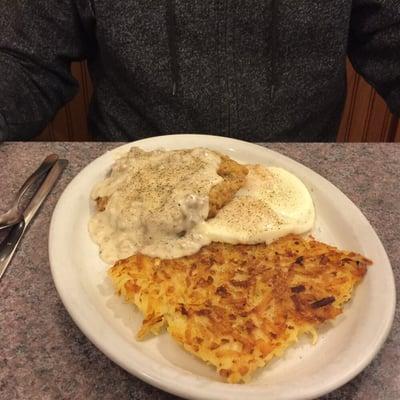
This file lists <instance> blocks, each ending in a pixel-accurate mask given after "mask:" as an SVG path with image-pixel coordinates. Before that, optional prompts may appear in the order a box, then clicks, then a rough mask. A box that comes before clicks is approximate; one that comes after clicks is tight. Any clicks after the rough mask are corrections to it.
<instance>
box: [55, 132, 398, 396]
mask: <svg viewBox="0 0 400 400" xmlns="http://www.w3.org/2000/svg"><path fill="white" fill-rule="evenodd" d="M132 145H135V146H140V147H141V148H143V149H145V150H151V149H154V148H160V147H163V148H166V149H177V148H190V147H199V146H203V147H209V148H210V149H214V150H218V151H221V152H223V153H225V154H228V155H229V156H230V157H232V158H233V159H236V160H237V161H240V162H245V163H260V164H265V165H276V166H281V167H284V168H286V169H287V170H289V171H292V172H293V173H295V174H296V175H297V176H298V177H299V178H300V179H302V180H303V182H304V183H305V184H306V185H307V187H308V188H309V189H310V191H311V194H312V196H313V199H314V202H315V207H316V214H317V220H316V225H315V229H314V232H313V234H314V236H315V237H316V238H317V239H319V240H321V241H324V242H326V243H329V244H333V245H337V246H339V247H341V248H343V249H351V250H353V251H356V252H360V253H362V254H364V255H365V256H367V257H369V258H371V259H372V260H373V261H374V265H373V266H372V267H371V268H370V269H369V271H368V273H367V275H366V277H365V279H364V280H363V282H362V283H361V285H360V286H359V287H358V288H357V290H356V293H355V297H354V299H353V300H352V301H351V303H350V304H348V305H347V306H346V309H345V312H344V313H343V314H342V315H341V316H340V317H339V318H337V320H335V321H334V322H333V323H331V324H330V325H329V326H324V327H322V329H320V337H319V340H318V343H317V344H316V345H314V346H313V345H312V344H311V343H310V341H309V340H308V339H307V338H303V339H302V340H300V342H299V343H298V344H297V345H296V346H295V347H293V348H291V349H289V350H288V351H287V352H286V353H285V355H284V357H282V358H280V359H278V360H275V361H272V362H271V363H270V364H269V366H267V367H266V368H264V369H262V370H261V371H260V372H258V373H256V375H255V376H254V379H253V380H252V381H251V383H249V384H247V385H232V384H226V383H223V382H221V380H220V379H219V378H218V377H217V374H216V373H215V371H214V370H213V368H212V367H210V366H207V365H206V364H204V363H203V362H201V361H200V360H198V359H196V358H195V357H194V356H191V355H190V354H188V353H187V352H185V351H184V350H182V349H181V348H180V347H179V345H177V344H176V343H175V342H173V341H172V339H171V338H170V337H169V336H168V335H167V334H166V333H164V334H162V335H160V336H158V337H154V338H151V339H149V340H147V341H144V342H136V341H135V338H134V335H135V333H136V332H137V329H138V327H139V326H140V323H141V316H140V314H139V312H137V311H136V310H135V309H134V307H133V306H129V305H127V304H124V303H123V301H122V300H121V299H119V298H118V297H117V296H116V295H114V293H113V289H112V287H111V285H110V283H109V282H108V280H107V278H106V270H107V266H106V265H105V264H104V263H103V262H102V261H101V260H100V258H99V256H98V248H97V246H96V245H95V244H94V243H92V241H91V240H90V238H89V235H88V230H87V223H88V219H89V215H90V213H91V209H90V207H89V193H90V190H91V188H92V186H93V184H94V183H95V182H98V181H99V180H101V179H102V178H103V177H104V176H105V174H106V173H107V171H108V170H109V168H110V166H111V164H112V163H113V160H114V158H115V155H116V154H118V153H120V152H121V150H122V151H126V150H127V149H128V148H129V147H131V146H132ZM49 255H50V263H51V271H52V274H53V279H54V282H55V285H56V287H57V290H58V293H59V295H60V297H61V299H62V301H63V303H64V305H65V307H66V309H67V310H68V312H69V313H70V315H71V317H72V318H73V319H74V321H75V323H76V324H77V325H78V326H79V328H80V329H81V330H82V331H83V333H84V334H85V335H86V336H87V337H88V338H89V339H90V340H91V341H92V342H93V343H94V344H95V345H96V346H97V347H98V348H99V349H100V350H101V351H102V352H103V353H105V354H106V355H107V356H108V357H109V358H111V359H112V360H113V361H115V362H116V363H117V364H119V365H120V366H121V367H122V368H124V369H126V370H127V371H129V372H130V373H132V374H133V375H135V376H137V377H139V378H140V379H142V380H144V381H146V382H148V383H150V384H152V385H154V386H157V387H159V388H161V389H164V390H166V391H168V392H171V393H174V394H176V395H179V396H182V397H186V398H190V399H207V400H213V399H218V400H221V399H246V400H252V399H263V400H266V399H274V400H283V399H285V400H288V399H311V398H315V397H318V396H320V395H323V394H325V393H327V392H330V391H332V390H334V389H336V388H338V387H339V386H341V385H343V384H344V383H346V382H347V381H349V380H350V379H351V378H353V377H354V376H355V375H356V374H358V373H359V372H360V371H361V370H362V369H363V368H365V367H366V366H367V364H368V363H369V362H370V361H371V360H372V358H373V357H374V356H375V354H376V353H377V351H378V350H379V348H380V347H381V346H382V344H383V342H384V340H385V339H386V336H387V334H388V332H389V330H390V327H391V324H392V320H393V316H394V307H395V289H394V279H393V273H392V269H391V267H390V263H389V259H388V257H387V255H386V253H385V250H384V248H383V246H382V244H381V242H380V240H379V238H378V237H377V235H376V233H375V232H374V230H373V228H372V227H371V225H370V224H369V223H368V221H367V220H366V218H365V217H364V216H363V214H362V213H361V212H360V211H359V209H358V208H357V207H356V206H355V205H354V204H353V203H352V202H351V201H350V200H349V199H348V198H347V197H346V196H345V195H344V194H343V193H342V192H341V191H340V190H339V189H337V188H336V187H335V186H333V185H332V184H331V183H329V182H328V181H327V180H325V179H324V178H322V177H321V176H320V175H318V174H316V173H315V172H313V171H312V170H310V169H308V168H306V167H304V166H303V165H301V164H299V163H297V162H295V161H293V160H291V159H290V158H287V157H285V156H283V155H281V154H278V153H276V152H273V151H270V150H267V149H265V148H263V147H260V146H257V145H254V144H250V143H246V142H242V141H238V140H232V139H228V138H222V137H216V136H208V135H207V136H205V135H171V136H162V137H154V138H149V139H145V140H140V141H138V142H135V143H130V144H127V145H124V146H122V147H119V148H117V149H115V150H113V151H111V152H108V153H106V154H104V155H103V156H101V157H99V158H98V159H96V160H95V161H93V162H92V163H91V164H89V165H88V166H87V167H86V168H85V169H83V170H82V171H81V172H80V173H79V174H78V175H77V176H76V177H75V179H74V180H73V181H72V182H71V183H70V184H69V185H68V187H67V188H66V189H65V191H64V193H63V195H62V196H61V198H60V200H59V201H58V204H57V206H56V208H55V210H54V214H53V218H52V221H51V226H50V238H49Z"/></svg>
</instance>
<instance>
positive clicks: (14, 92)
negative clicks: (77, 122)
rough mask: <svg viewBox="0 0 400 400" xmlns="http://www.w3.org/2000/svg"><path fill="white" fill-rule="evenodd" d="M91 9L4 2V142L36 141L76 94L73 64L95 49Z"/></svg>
mask: <svg viewBox="0 0 400 400" xmlns="http://www.w3.org/2000/svg"><path fill="white" fill-rule="evenodd" d="M85 3H86V1H85V0H77V1H74V0H35V1H32V0H17V1H16V0H0V10H1V13H0V27H1V35H0V141H3V140H21V139H28V138H31V137H33V136H34V135H35V134H37V133H39V132H40V131H41V130H42V129H43V128H44V127H45V126H46V124H47V123H48V122H49V121H50V120H51V118H52V117H53V116H54V115H55V113H56V112H57V110H58V109H59V108H61V107H62V106H63V104H64V103H66V102H67V101H68V100H70V99H71V98H72V97H73V96H74V94H75V93H76V91H77V83H76V81H75V79H74V78H73V77H72V75H71V71H70V67H71V61H74V60H82V59H83V58H85V57H86V56H87V55H88V52H89V51H90V48H91V45H90V29H91V25H92V24H93V21H91V18H90V17H91V9H90V5H89V1H88V0H87V5H85ZM92 19H93V18H92Z"/></svg>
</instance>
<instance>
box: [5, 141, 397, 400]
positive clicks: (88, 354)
mask: <svg viewBox="0 0 400 400" xmlns="http://www.w3.org/2000/svg"><path fill="white" fill-rule="evenodd" d="M117 145H118V144H117V143H4V144H1V145H0V165H1V167H2V168H1V169H0V193H1V204H0V210H1V207H5V205H6V204H7V203H8V201H11V198H12V193H15V191H16V190H17V189H18V188H19V187H20V185H21V184H22V182H23V181H24V180H25V178H26V177H27V176H28V175H29V174H30V173H31V172H32V171H33V170H34V169H35V168H36V167H37V165H38V164H39V163H40V162H41V160H42V159H43V158H44V156H45V155H47V154H49V153H51V152H55V153H57V154H59V155H60V157H65V158H67V159H68V160H69V161H70V164H69V166H68V169H67V170H66V171H65V173H64V174H63V176H62V178H61V180H60V181H59V182H58V184H57V186H56V188H55V189H54V190H53V192H52V193H51V194H50V196H49V197H48V199H47V200H46V202H45V204H44V205H43V208H42V209H41V211H40V212H39V214H38V216H37V217H36V219H35V220H34V222H33V224H32V226H31V227H30V228H29V230H28V232H27V234H26V236H25V238H24V240H23V241H22V244H21V246H20V247H19V249H18V251H17V252H16V255H15V257H14V259H13V261H12V263H11V264H10V266H9V268H8V271H7V272H6V274H5V276H4V277H3V280H2V281H1V282H0V340H1V344H0V399H8V400H10V399H121V400H122V399H152V400H155V399H160V400H161V399H163V400H165V399H176V397H175V396H172V395H170V394H167V393H164V392H162V391H160V390H158V389H156V388H153V387H151V386H149V385H147V384H146V383H144V382H141V381H140V380H138V379H136V378H135V377H133V376H131V375H130V374H128V373H127V372H125V371H124V370H123V369H121V368H120V367H118V366H117V365H116V364H114V363H113V362H112V361H110V360H109V359H108V358H107V357H106V356H105V355H103V354H102V353H101V352H100V351H99V350H98V349H97V348H96V347H95V346H94V345H93V344H92V343H91V342H90V341H89V340H88V339H86V337H85V336H84V335H83V334H82V333H81V332H80V331H79V329H78V328H77V327H76V326H75V324H74V323H73V321H72V320H71V318H70V317H69V315H68V313H67V311H66V310H65V309H64V307H63V305H62V303H61V301H60V299H59V297H58V295H57V292H56V289H55V287H54V284H53V281H52V278H51V274H50V266H49V260H48V254H47V239H48V229H49V222H50V218H51V214H52V212H53V209H54V206H55V204H56V202H57V199H58V198H59V196H60V195H61V193H62V191H63V190H64V189H65V187H66V185H67V184H68V183H69V182H70V181H71V179H72V178H73V177H74V176H75V175H76V174H77V173H78V172H79V171H80V170H81V169H82V167H84V166H85V165H87V164H88V163H89V162H91V161H92V160H93V159H95V158H96V157H98V156H100V155H101V154H102V153H104V152H105V151H106V150H109V149H112V148H114V147H116V146H117ZM267 147H268V148H270V149H273V150H277V151H279V152H281V153H283V154H285V155H288V156H289V157H292V158H293V159H295V160H297V161H299V162H301V163H303V164H304V165H306V166H308V167H310V168H312V169H313V170H314V171H316V172H318V173H319V174H321V175H322V176H324V177H326V178H327V179H328V180H330V181H331V182H332V183H333V184H334V185H336V186H337V187H338V188H340V189H341V190H342V191H343V192H344V193H345V194H346V195H347V196H348V197H350V199H351V200H352V201H353V202H354V203H355V204H356V205H357V206H358V207H359V208H360V209H361V210H362V212H363V213H364V214H365V215H366V217H367V218H368V219H369V221H370V222H371V224H372V226H373V227H374V228H375V230H376V232H377V233H378V235H379V237H380V238H381V240H382V242H383V245H384V246H385V248H386V251H387V253H388V255H389V258H390V260H391V263H392V267H393V270H394V274H395V279H396V281H397V283H398V282H399V280H400V246H399V239H398V238H399V236H400V228H399V222H400V144H268V145H267ZM399 287H400V285H399V284H398V286H397V288H399ZM397 290H398V289H397ZM397 299H398V300H397V301H398V302H399V299H400V296H399V293H398V295H397ZM399 359H400V315H399V307H397V310H396V316H395V321H394V325H393V328H392V330H391V333H390V335H389V337H388V339H387V341H386V343H385V345H384V347H383V348H382V350H381V351H380V352H379V354H378V355H377V357H376V358H375V359H374V360H373V362H372V363H371V364H370V365H369V366H368V367H367V368H366V369H365V370H364V371H363V372H362V373H361V374H359V375H358V376H357V377H356V378H355V379H353V380H352V381H351V382H349V383H348V384H346V385H345V386H343V387H342V388H340V389H338V390H336V391H334V392H332V393H330V394H329V395H327V396H324V397H323V400H328V399H329V400H333V399H338V400H339V399H340V400H342V399H374V400H383V399H384V400H398V399H399V398H400V366H399V365H400V363H399Z"/></svg>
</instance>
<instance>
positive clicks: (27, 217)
mask: <svg viewBox="0 0 400 400" xmlns="http://www.w3.org/2000/svg"><path fill="white" fill-rule="evenodd" d="M67 165H68V161H67V160H57V161H56V162H55V164H54V166H53V167H52V168H51V170H50V172H49V173H48V175H47V177H46V179H45V180H44V181H43V183H42V184H41V186H40V187H39V189H38V190H37V192H36V193H35V195H34V196H33V198H32V200H31V201H30V202H29V204H28V206H27V207H26V209H25V211H24V212H23V219H22V220H21V222H19V223H18V224H17V225H15V226H13V227H12V228H11V230H10V232H9V233H8V235H7V236H6V237H5V239H4V240H3V241H2V242H1V243H0V279H1V277H2V276H3V274H4V272H5V270H6V269H7V267H8V265H9V263H10V261H11V259H12V257H13V255H14V253H15V250H16V248H17V246H18V244H19V242H20V241H21V238H22V236H23V235H24V233H25V231H26V228H27V227H28V225H29V223H30V222H31V221H32V218H33V217H34V216H35V214H36V212H37V211H38V210H39V208H40V206H41V205H42V203H43V201H44V200H45V199H46V197H47V195H48V194H49V193H50V192H51V189H52V188H53V186H54V185H55V183H56V182H57V179H58V178H59V177H60V175H61V173H62V172H63V171H64V169H65V167H66V166H67Z"/></svg>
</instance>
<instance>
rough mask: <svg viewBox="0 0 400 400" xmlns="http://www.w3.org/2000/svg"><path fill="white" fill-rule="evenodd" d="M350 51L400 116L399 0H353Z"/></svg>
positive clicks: (357, 64)
mask: <svg viewBox="0 0 400 400" xmlns="http://www.w3.org/2000/svg"><path fill="white" fill-rule="evenodd" d="M348 54H349V58H350V61H351V62H352V64H353V66H354V68H355V69H356V70H357V71H358V72H359V73H360V74H361V75H362V76H363V77H364V78H365V79H366V80H367V81H368V82H369V83H370V84H371V85H372V86H373V87H375V89H376V90H377V91H378V93H379V94H380V95H381V96H382V97H383V98H384V99H385V100H386V102H387V104H388V106H389V108H390V109H391V111H392V112H393V113H395V114H397V115H398V116H400V0H355V1H353V10H352V16H351V22H350V37H349V44H348Z"/></svg>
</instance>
